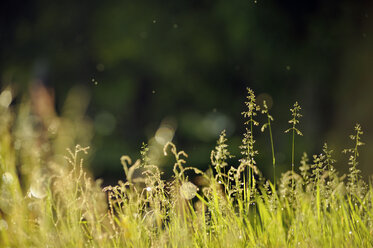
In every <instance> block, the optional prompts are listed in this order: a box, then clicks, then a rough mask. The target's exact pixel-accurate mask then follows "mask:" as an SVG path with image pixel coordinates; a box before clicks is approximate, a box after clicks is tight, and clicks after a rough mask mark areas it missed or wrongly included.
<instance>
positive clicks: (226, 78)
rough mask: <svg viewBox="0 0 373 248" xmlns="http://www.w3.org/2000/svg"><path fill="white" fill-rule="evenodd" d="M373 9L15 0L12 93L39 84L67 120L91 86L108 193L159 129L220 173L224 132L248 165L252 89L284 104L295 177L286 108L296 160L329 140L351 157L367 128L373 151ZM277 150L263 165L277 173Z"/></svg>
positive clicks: (10, 32) (9, 30)
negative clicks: (351, 134) (296, 119)
mask: <svg viewBox="0 0 373 248" xmlns="http://www.w3.org/2000/svg"><path fill="white" fill-rule="evenodd" d="M372 10H373V6H372V3H371V1H347V0H343V1H336V0H333V1H321V0H317V1H306V2H304V1H295V0H285V1H274V0H272V1H262V0H258V1H257V2H254V1H243V0H232V1H223V0H218V1H211V0H199V1H196V0H192V1H185V0H183V1H173V2H166V1H160V0H158V1H128V0H125V1H118V0H113V1H96V0H92V1H89V2H86V1H71V0H66V1H45V0H36V1H28V0H18V1H9V0H8V1H2V2H1V4H0V83H1V84H2V86H3V87H6V86H8V85H13V87H15V92H18V98H20V97H21V95H22V94H23V93H26V94H30V93H27V92H29V91H30V90H29V89H31V92H32V89H33V88H35V87H36V86H35V85H40V84H42V85H45V86H47V88H50V89H53V91H52V92H53V93H51V95H54V96H55V107H56V109H57V114H60V113H63V112H64V109H63V107H62V106H63V105H64V102H65V100H66V98H68V94H70V93H68V92H69V90H70V89H71V88H72V87H75V86H77V85H78V86H79V87H80V90H79V92H80V93H79V94H83V96H82V104H83V105H82V109H84V106H85V102H86V101H88V98H89V97H88V96H91V99H90V103H89V105H87V108H88V109H87V115H88V116H89V117H90V120H86V121H88V122H90V123H92V124H93V127H94V133H95V136H94V138H93V141H92V142H93V149H94V150H95V153H94V154H95V155H94V157H93V158H92V165H93V167H94V170H95V174H96V176H98V177H105V178H106V179H107V180H109V181H110V179H118V178H119V177H120V176H119V173H118V172H119V171H120V170H121V168H120V166H118V165H119V161H118V159H117V158H118V157H120V155H121V154H129V155H131V156H132V157H136V155H139V154H138V152H137V151H138V149H139V147H140V146H141V143H142V142H143V141H145V142H148V143H151V142H152V138H153V137H154V136H155V135H156V133H157V131H159V130H160V133H161V134H162V135H163V134H167V135H168V136H167V137H169V138H171V139H172V138H173V139H174V142H176V143H178V144H179V147H182V148H183V149H184V150H185V151H187V152H188V154H189V155H190V158H189V161H190V163H191V164H193V165H196V166H201V167H206V165H207V164H208V163H209V162H208V161H209V157H207V156H206V154H207V153H206V151H208V150H211V148H212V147H213V146H214V142H215V140H216V139H217V137H218V134H219V133H220V131H221V130H222V129H227V134H228V136H230V142H231V147H232V149H233V148H235V150H233V151H232V153H233V154H238V153H239V150H238V145H239V142H240V138H239V137H240V136H241V135H242V133H243V129H242V128H241V126H242V125H241V123H242V122H243V120H242V118H241V116H240V112H241V111H243V109H244V105H243V104H242V102H243V99H244V96H245V88H246V86H249V87H251V88H253V89H255V91H256V93H259V94H258V101H259V102H260V101H262V100H267V103H273V106H274V107H273V109H272V110H271V113H272V115H273V116H274V118H275V122H274V123H273V128H274V140H275V146H276V149H275V150H276V151H278V154H276V158H277V161H278V163H279V165H280V170H282V171H284V170H285V169H288V168H289V166H290V162H289V161H290V145H289V138H288V137H287V136H285V135H284V134H283V131H284V130H285V129H286V127H287V120H288V118H289V116H288V115H287V114H285V113H286V112H285V111H284V110H285V109H286V108H288V107H290V106H291V105H292V104H293V102H295V100H298V101H300V103H301V105H302V106H303V109H304V118H303V121H302V122H301V128H302V130H303V131H304V133H305V137H304V138H300V139H298V140H297V142H298V144H297V145H299V146H298V147H299V149H298V151H297V152H298V154H296V160H297V161H299V159H300V155H301V153H302V150H306V148H307V150H311V151H312V150H314V152H315V153H317V152H319V151H318V150H317V147H321V144H322V143H323V142H324V141H325V139H327V138H328V141H329V143H330V144H332V145H334V146H335V147H334V148H335V149H337V150H340V148H341V147H340V145H339V144H341V143H342V142H343V143H345V142H346V140H345V139H344V138H343V137H339V136H338V135H337V133H346V132H348V131H349V130H348V128H349V127H351V126H352V123H354V122H355V121H358V122H360V123H361V124H362V126H363V128H364V129H365V130H366V133H367V136H366V140H367V141H368V140H369V139H371V140H373V139H372V137H373V135H372V133H373V132H372V131H371V130H372V129H371V127H372V124H373V119H372V118H373V117H372V115H370V113H371V112H372V110H373V105H372V104H371V99H370V94H371V92H372V90H373V84H372V80H373V73H372V71H371V68H370V67H371V65H372V61H371V58H372V57H373V54H372V53H373V49H372V48H373V45H372V44H373V42H372V37H373V33H372V31H373V21H372V20H373V19H372V16H373V12H372ZM83 92H84V93H83ZM260 93H263V94H260ZM85 95H87V96H85ZM78 99H79V97H78ZM50 104H52V105H53V103H50ZM87 104H88V103H87ZM271 105H272V104H271ZM74 106H76V104H74ZM77 111H78V110H77ZM79 111H80V110H79ZM161 128H163V129H161ZM162 130H163V131H162ZM162 132H163V133H162ZM258 132H259V131H258ZM155 140H156V137H155ZM158 140H159V139H158ZM153 141H154V140H153ZM161 143H162V142H161ZM367 143H369V141H368V142H367ZM370 143H372V142H370ZM264 144H266V140H265V138H262V139H261V138H258V146H262V147H263V148H264V147H266V146H265V145H264ZM82 145H85V144H82ZM87 145H88V144H87ZM365 149H366V152H365V153H362V170H363V171H369V168H368V164H369V163H367V161H369V160H370V159H372V157H369V156H368V154H373V148H372V146H370V148H369V146H367V147H366V148H365ZM260 150H262V151H263V149H260ZM264 151H265V149H264ZM270 152H271V151H270V148H269V147H268V154H265V153H264V154H259V156H258V161H261V162H258V163H260V164H261V165H259V167H261V169H262V170H263V171H264V173H265V174H266V173H267V174H269V173H270V170H271V156H269V154H270ZM267 155H268V156H267ZM337 155H338V154H337ZM337 159H338V156H337ZM364 166H365V167H364ZM281 168H282V169H281ZM369 172H372V169H370V171H369ZM269 175H270V174H269Z"/></svg>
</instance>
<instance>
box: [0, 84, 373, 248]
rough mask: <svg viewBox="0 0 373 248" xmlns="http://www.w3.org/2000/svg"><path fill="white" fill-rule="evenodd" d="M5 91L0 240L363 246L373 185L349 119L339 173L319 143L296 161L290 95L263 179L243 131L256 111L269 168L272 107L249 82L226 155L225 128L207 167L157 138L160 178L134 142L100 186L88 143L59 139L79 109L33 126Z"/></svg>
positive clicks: (26, 243)
mask: <svg viewBox="0 0 373 248" xmlns="http://www.w3.org/2000/svg"><path fill="white" fill-rule="evenodd" d="M6 91H7V92H6V93H4V92H3V93H2V94H1V95H0V175H1V178H0V247H372V246H373V244H372V242H373V238H372V235H373V226H372V218H373V207H372V197H373V189H372V187H371V186H370V185H369V186H368V185H367V184H366V183H365V182H364V181H363V180H362V178H361V172H360V170H359V165H358V158H359V149H360V148H361V146H362V145H363V142H362V140H361V139H362V135H363V131H362V129H361V127H360V125H358V124H357V125H356V126H355V129H354V130H355V131H354V133H353V134H352V135H351V136H350V138H351V142H352V143H351V145H348V147H351V148H347V149H346V150H344V152H345V153H346V154H348V157H347V159H348V165H349V166H350V171H349V174H348V175H347V177H346V176H340V175H339V174H338V172H337V170H336V169H335V168H336V166H337V162H336V161H335V159H334V158H333V151H332V150H330V149H329V147H328V145H327V144H325V145H324V146H323V148H322V149H321V150H322V153H321V154H318V155H313V156H312V158H311V159H310V158H309V157H308V155H307V154H306V153H304V154H303V156H302V159H301V161H300V162H299V163H297V162H296V161H295V157H294V150H295V149H296V142H295V135H296V134H301V132H300V131H299V129H297V127H296V125H297V124H298V123H299V117H300V113H299V111H300V106H299V104H298V103H296V104H294V107H293V108H292V109H291V112H292V113H291V114H292V116H291V117H292V118H291V120H290V121H289V122H290V125H291V127H290V129H288V130H287V131H288V132H290V133H291V134H292V144H291V147H292V149H291V151H289V152H290V153H291V154H292V156H291V158H292V159H291V167H292V169H291V170H290V171H288V172H286V173H284V174H282V175H281V176H278V175H276V174H275V173H274V176H273V179H271V181H269V180H267V179H266V178H264V177H263V176H262V173H261V171H260V170H261V168H260V167H258V165H257V164H256V160H255V156H256V155H257V154H258V151H257V150H256V148H255V137H254V135H253V134H254V129H255V128H259V127H258V125H259V122H258V120H257V118H258V115H259V114H260V113H262V114H263V115H264V119H266V122H265V124H264V126H263V127H262V131H265V129H266V128H267V130H268V132H269V133H268V134H269V137H270V139H269V140H270V144H269V146H270V147H271V151H272V153H271V154H269V156H272V166H273V167H274V169H275V167H276V159H275V155H274V154H275V153H274V140H273V137H272V128H273V125H272V124H273V120H274V119H273V117H272V116H271V115H270V114H269V112H268V108H267V106H266V104H264V105H263V106H264V109H263V110H262V112H260V105H259V104H257V103H256V99H255V95H254V92H253V91H252V90H248V101H247V102H246V105H247V110H246V111H244V112H243V116H244V117H245V118H246V122H245V126H246V131H245V133H244V135H243V140H242V146H241V147H240V148H241V157H239V158H236V162H233V163H232V162H231V161H232V160H233V156H232V155H231V153H230V152H229V147H228V145H227V137H226V133H225V131H222V132H221V135H220V137H219V138H218V140H217V144H216V147H215V148H214V149H213V150H212V152H211V154H210V157H211V163H210V165H209V169H207V170H206V171H201V170H199V169H197V168H194V167H190V166H188V160H187V159H188V155H187V154H186V153H185V152H184V151H182V150H179V149H178V148H177V147H176V146H175V145H174V144H173V143H171V142H168V143H167V144H166V145H165V146H164V156H170V157H172V158H173V160H174V166H173V178H172V179H171V180H169V181H165V180H164V179H163V178H162V172H161V171H160V169H159V167H158V166H157V164H153V161H152V160H151V158H150V157H149V152H150V148H149V147H148V146H147V145H146V144H144V145H143V146H142V148H141V158H140V159H138V160H136V161H134V162H133V161H132V160H131V158H129V157H128V156H123V157H122V158H121V159H120V161H121V163H122V166H123V171H124V176H123V178H126V180H125V181H119V182H118V184H117V185H113V186H107V187H104V188H102V187H101V186H100V182H95V181H93V180H92V179H91V177H90V175H89V173H88V172H87V171H85V169H84V168H85V167H84V165H83V157H84V156H86V155H85V154H87V152H89V148H88V147H83V146H80V145H77V146H75V148H74V149H73V150H70V149H67V150H65V151H63V150H61V149H60V147H61V146H62V145H63V144H65V145H66V146H69V145H70V144H71V142H72V141H80V140H81V138H82V137H79V135H81V133H79V132H76V129H78V130H79V123H77V122H73V121H72V120H83V118H81V116H80V118H77V116H76V115H79V114H81V113H75V116H74V115H73V116H71V115H70V116H67V117H63V118H64V119H63V118H62V117H61V118H60V119H59V120H58V124H56V119H53V118H52V117H51V116H47V117H45V116H44V117H43V115H41V117H40V118H41V121H40V122H41V123H44V124H43V125H45V128H40V127H37V126H35V120H34V119H33V118H30V116H32V113H31V112H30V109H29V106H30V104H28V103H27V102H25V103H24V104H21V105H20V106H16V107H13V106H10V103H11V99H12V96H11V92H10V90H6ZM78 102H79V101H78ZM69 118H70V119H69ZM55 126H58V128H55V129H53V128H52V127H55ZM65 136H67V137H68V139H67V140H68V141H66V137H65ZM83 138H84V137H83ZM69 142H70V143H69ZM66 148H67V147H66ZM64 155H65V157H63V156H64ZM206 156H209V154H206ZM231 163H232V164H231ZM297 171H299V174H298V173H297ZM186 172H188V173H186ZM192 174H194V176H192ZM276 177H278V178H276ZM273 182H276V183H275V184H274V183H273Z"/></svg>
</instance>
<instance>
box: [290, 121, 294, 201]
mask: <svg viewBox="0 0 373 248" xmlns="http://www.w3.org/2000/svg"><path fill="white" fill-rule="evenodd" d="M294 143H295V127H293V141H292V146H291V190H292V191H293V197H294Z"/></svg>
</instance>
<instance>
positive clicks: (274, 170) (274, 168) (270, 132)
mask: <svg viewBox="0 0 373 248" xmlns="http://www.w3.org/2000/svg"><path fill="white" fill-rule="evenodd" d="M267 117H268V128H269V137H270V138H271V149H272V164H273V185H274V188H275V190H276V166H275V165H276V158H275V149H274V147H273V137H272V129H271V119H270V118H269V116H268V114H267Z"/></svg>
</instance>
